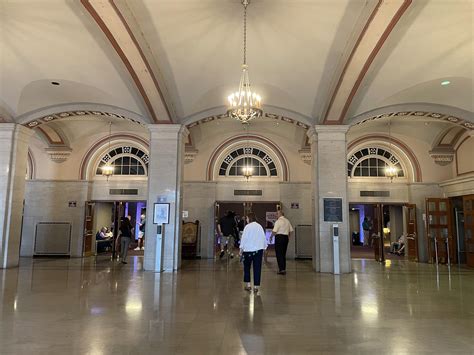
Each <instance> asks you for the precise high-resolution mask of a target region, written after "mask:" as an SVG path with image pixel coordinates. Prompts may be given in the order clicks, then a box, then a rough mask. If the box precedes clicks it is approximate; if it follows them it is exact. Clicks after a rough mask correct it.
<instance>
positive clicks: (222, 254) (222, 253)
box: [219, 251, 225, 259]
mask: <svg viewBox="0 0 474 355" xmlns="http://www.w3.org/2000/svg"><path fill="white" fill-rule="evenodd" d="M224 254H225V253H224V252H223V251H221V254H220V255H219V259H222V257H223V256H224Z"/></svg>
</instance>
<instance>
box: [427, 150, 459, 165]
mask: <svg viewBox="0 0 474 355" xmlns="http://www.w3.org/2000/svg"><path fill="white" fill-rule="evenodd" d="M429 154H430V157H431V158H432V159H433V160H434V162H435V163H436V164H438V165H441V166H446V165H449V164H451V163H452V162H453V160H454V155H455V153H454V150H452V149H433V150H431V151H430V152H429Z"/></svg>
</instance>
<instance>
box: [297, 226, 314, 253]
mask: <svg viewBox="0 0 474 355" xmlns="http://www.w3.org/2000/svg"><path fill="white" fill-rule="evenodd" d="M311 230H312V225H310V224H299V225H297V226H296V228H295V242H296V255H295V256H296V257H297V258H309V259H310V258H312V256H313V235H312V233H311Z"/></svg>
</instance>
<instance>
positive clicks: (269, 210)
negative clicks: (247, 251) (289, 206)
mask: <svg viewBox="0 0 474 355" xmlns="http://www.w3.org/2000/svg"><path fill="white" fill-rule="evenodd" d="M279 209H281V204H280V202H228V201H217V202H216V203H215V241H214V247H215V257H216V258H217V259H219V257H220V255H225V254H221V250H222V248H221V238H220V237H219V235H218V232H217V231H218V230H217V224H218V223H219V221H220V219H221V218H222V217H224V216H225V215H226V214H227V212H228V211H232V212H233V214H234V218H235V222H236V226H237V230H236V232H235V235H236V236H237V235H238V234H239V236H238V237H237V238H236V239H235V243H234V246H233V247H234V249H235V250H237V249H238V247H239V239H240V236H241V233H242V230H243V228H244V226H245V221H244V217H245V216H246V215H247V214H248V213H250V212H253V213H255V216H256V217H257V222H258V223H260V224H261V225H262V227H263V229H264V230H265V234H266V237H267V243H268V248H267V252H266V255H265V258H268V257H274V256H275V244H274V240H273V239H272V238H271V234H272V229H273V225H274V223H275V221H276V220H277V218H278V217H277V213H276V212H277V211H278V210H279ZM226 248H227V246H224V249H226Z"/></svg>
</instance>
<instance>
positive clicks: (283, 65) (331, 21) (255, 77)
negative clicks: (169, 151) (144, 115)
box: [130, 0, 365, 118]
mask: <svg viewBox="0 0 474 355" xmlns="http://www.w3.org/2000/svg"><path fill="white" fill-rule="evenodd" d="M349 2H351V4H350V6H349ZM143 3H144V5H145V6H140V2H133V3H131V4H130V7H131V8H132V11H133V12H134V13H135V14H136V17H137V20H138V22H139V23H140V24H141V27H142V30H143V32H144V35H145V38H146V39H147V40H148V43H149V44H150V46H151V48H152V51H153V53H154V55H155V57H156V58H158V62H159V66H160V68H161V70H162V73H163V75H164V77H165V81H166V83H167V84H168V83H169V84H170V85H171V88H169V89H170V91H171V92H173V93H174V97H177V98H178V100H177V104H176V107H177V112H178V115H179V116H180V118H186V117H189V116H192V115H194V114H196V113H198V112H201V111H206V110H209V109H211V108H214V107H220V106H222V110H223V111H225V107H224V106H223V105H225V104H226V98H227V96H228V95H229V94H230V93H232V92H234V91H235V90H236V89H237V86H238V83H239V80H240V73H241V69H240V66H241V64H242V21H243V7H242V5H241V4H240V1H239V0H234V1H223V0H208V1H201V0H188V1H176V0H173V1H156V0H144V1H143ZM364 4H365V0H355V1H354V0H352V1H349V0H338V1H298V0H293V1H280V0H271V1H262V0H260V1H259V0H255V1H253V2H252V3H251V4H250V6H249V7H248V31H247V33H248V64H249V70H250V72H249V73H250V80H251V83H252V86H253V87H254V90H256V91H258V92H259V93H261V96H262V97H263V101H264V103H265V105H267V107H268V110H269V111H271V107H279V108H284V109H286V110H288V111H294V112H297V113H299V114H301V115H303V116H307V117H310V116H311V115H312V112H313V110H314V105H315V101H316V98H317V96H318V94H319V92H320V90H324V88H322V89H321V88H320V86H321V80H322V78H323V75H324V70H327V69H328V68H327V67H329V68H331V67H332V68H334V66H335V65H336V64H337V58H338V56H340V55H341V53H342V51H343V50H344V47H345V45H346V44H347V42H348V40H349V38H350V36H351V31H352V30H353V28H354V25H355V23H356V21H357V19H358V17H359V15H360V13H361V11H362V9H363V7H364ZM343 19H345V21H344V22H342V20H343ZM339 31H342V35H341V34H339ZM336 36H337V43H336V42H335V39H336ZM331 58H333V59H335V60H333V61H332V63H331V60H330V59H331ZM328 60H329V62H330V63H329V65H328V64H326V63H327V62H328Z"/></svg>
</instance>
